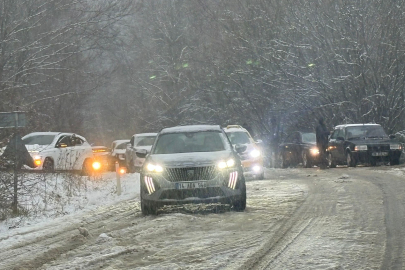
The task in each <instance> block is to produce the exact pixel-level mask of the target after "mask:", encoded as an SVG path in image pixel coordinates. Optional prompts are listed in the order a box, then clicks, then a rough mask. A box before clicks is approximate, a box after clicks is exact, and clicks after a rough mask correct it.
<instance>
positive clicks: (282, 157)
mask: <svg viewBox="0 0 405 270" xmlns="http://www.w3.org/2000/svg"><path fill="white" fill-rule="evenodd" d="M288 165H289V164H288V163H287V162H286V161H285V159H284V156H283V155H282V156H281V158H280V167H281V168H283V169H286V168H288Z"/></svg>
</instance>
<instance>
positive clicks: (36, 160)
mask: <svg viewBox="0 0 405 270" xmlns="http://www.w3.org/2000/svg"><path fill="white" fill-rule="evenodd" d="M32 159H33V160H34V164H35V165H36V166H40V165H41V164H42V160H41V156H38V155H35V156H33V157H32Z"/></svg>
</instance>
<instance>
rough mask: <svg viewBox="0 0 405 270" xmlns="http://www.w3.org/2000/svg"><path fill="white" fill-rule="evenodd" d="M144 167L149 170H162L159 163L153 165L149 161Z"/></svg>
mask: <svg viewBox="0 0 405 270" xmlns="http://www.w3.org/2000/svg"><path fill="white" fill-rule="evenodd" d="M146 169H147V170H148V171H150V172H163V167H162V166H160V165H155V164H152V163H149V164H148V165H146Z"/></svg>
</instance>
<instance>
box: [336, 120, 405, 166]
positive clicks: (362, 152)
mask: <svg viewBox="0 0 405 270" xmlns="http://www.w3.org/2000/svg"><path fill="white" fill-rule="evenodd" d="M401 152H402V145H401V144H400V143H399V142H398V141H397V140H395V136H394V135H390V136H388V135H387V134H386V133H385V131H384V129H383V128H382V127H381V126H380V125H378V124H348V125H339V126H336V127H335V129H334V130H333V132H332V134H331V136H330V138H329V144H328V160H329V167H330V168H334V167H336V165H347V166H349V167H355V166H356V165H357V164H359V163H363V164H370V165H371V166H375V165H376V164H377V162H389V163H390V165H397V164H399V158H400V156H401Z"/></svg>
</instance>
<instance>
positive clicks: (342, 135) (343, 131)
mask: <svg viewBox="0 0 405 270" xmlns="http://www.w3.org/2000/svg"><path fill="white" fill-rule="evenodd" d="M337 137H342V138H344V137H345V130H344V129H343V128H341V129H339V132H338V134H337V136H336V138H337Z"/></svg>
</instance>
